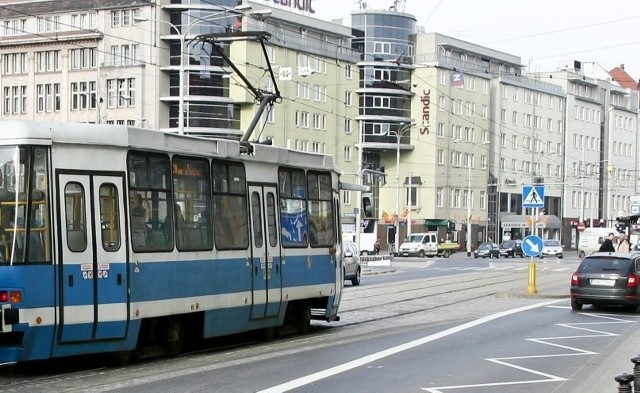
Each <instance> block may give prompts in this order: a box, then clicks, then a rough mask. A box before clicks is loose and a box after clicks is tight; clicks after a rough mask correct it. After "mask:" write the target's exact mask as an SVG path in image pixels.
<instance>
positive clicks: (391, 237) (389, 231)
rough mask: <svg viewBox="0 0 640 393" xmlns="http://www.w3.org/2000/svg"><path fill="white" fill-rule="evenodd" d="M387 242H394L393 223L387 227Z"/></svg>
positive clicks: (394, 229) (394, 231)
mask: <svg viewBox="0 0 640 393" xmlns="http://www.w3.org/2000/svg"><path fill="white" fill-rule="evenodd" d="M387 243H389V244H396V227H395V225H390V226H389V229H387Z"/></svg>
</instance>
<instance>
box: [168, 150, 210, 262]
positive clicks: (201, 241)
mask: <svg viewBox="0 0 640 393" xmlns="http://www.w3.org/2000/svg"><path fill="white" fill-rule="evenodd" d="M172 171H173V201H174V218H175V220H174V222H175V223H176V225H175V234H176V236H175V237H176V247H177V248H178V250H211V249H212V248H213V236H212V229H211V224H210V222H211V186H210V184H211V182H210V181H209V162H208V161H207V160H201V159H190V158H183V157H174V158H173V166H172Z"/></svg>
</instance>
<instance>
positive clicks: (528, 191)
mask: <svg viewBox="0 0 640 393" xmlns="http://www.w3.org/2000/svg"><path fill="white" fill-rule="evenodd" d="M522 207H523V208H528V207H544V186H523V187H522Z"/></svg>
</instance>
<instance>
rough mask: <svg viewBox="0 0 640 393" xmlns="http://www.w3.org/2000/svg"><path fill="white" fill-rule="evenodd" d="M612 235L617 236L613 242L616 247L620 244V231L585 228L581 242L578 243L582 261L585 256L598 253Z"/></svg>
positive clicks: (581, 235) (581, 234)
mask: <svg viewBox="0 0 640 393" xmlns="http://www.w3.org/2000/svg"><path fill="white" fill-rule="evenodd" d="M610 233H613V234H614V235H616V238H615V239H614V241H613V242H614V246H616V244H617V243H618V231H617V230H616V229H615V228H585V230H584V231H582V233H580V240H579V241H578V256H579V257H580V259H582V258H584V257H585V255H589V254H590V253H592V252H594V251H598V250H599V249H600V245H601V244H602V242H603V241H604V239H606V238H607V237H608V236H609V234H610Z"/></svg>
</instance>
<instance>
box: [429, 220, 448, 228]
mask: <svg viewBox="0 0 640 393" xmlns="http://www.w3.org/2000/svg"><path fill="white" fill-rule="evenodd" d="M424 223H425V225H427V226H434V227H446V226H447V225H449V220H445V219H444V218H427V219H426V220H424Z"/></svg>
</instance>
